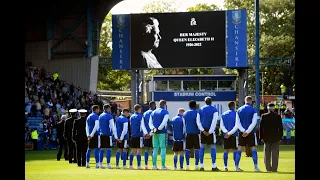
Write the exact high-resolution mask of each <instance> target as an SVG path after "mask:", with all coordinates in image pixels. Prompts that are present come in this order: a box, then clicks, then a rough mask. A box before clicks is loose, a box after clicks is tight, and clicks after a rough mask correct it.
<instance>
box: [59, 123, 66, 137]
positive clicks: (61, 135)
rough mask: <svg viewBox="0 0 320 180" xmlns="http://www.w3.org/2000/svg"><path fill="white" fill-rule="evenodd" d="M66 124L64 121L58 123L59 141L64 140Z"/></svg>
mask: <svg viewBox="0 0 320 180" xmlns="http://www.w3.org/2000/svg"><path fill="white" fill-rule="evenodd" d="M64 124H65V121H64V120H60V121H59V122H58V123H57V137H58V138H59V139H62V138H63V132H64Z"/></svg>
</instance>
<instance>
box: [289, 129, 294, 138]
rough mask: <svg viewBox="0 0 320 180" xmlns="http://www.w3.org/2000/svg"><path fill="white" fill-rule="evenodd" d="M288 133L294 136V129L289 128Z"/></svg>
mask: <svg viewBox="0 0 320 180" xmlns="http://www.w3.org/2000/svg"><path fill="white" fill-rule="evenodd" d="M290 135H291V137H294V136H295V130H294V129H291V130H290Z"/></svg>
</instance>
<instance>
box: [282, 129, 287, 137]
mask: <svg viewBox="0 0 320 180" xmlns="http://www.w3.org/2000/svg"><path fill="white" fill-rule="evenodd" d="M283 137H287V130H285V129H284V130H283Z"/></svg>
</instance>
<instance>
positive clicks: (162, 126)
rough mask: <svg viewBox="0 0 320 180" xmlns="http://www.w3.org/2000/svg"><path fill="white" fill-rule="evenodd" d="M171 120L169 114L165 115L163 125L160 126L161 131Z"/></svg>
mask: <svg viewBox="0 0 320 180" xmlns="http://www.w3.org/2000/svg"><path fill="white" fill-rule="evenodd" d="M168 120H169V114H166V115H164V117H163V120H162V123H161V124H160V126H159V127H158V129H159V130H162V129H163V128H164V127H165V126H166V125H167V123H168Z"/></svg>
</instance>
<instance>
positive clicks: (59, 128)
mask: <svg viewBox="0 0 320 180" xmlns="http://www.w3.org/2000/svg"><path fill="white" fill-rule="evenodd" d="M66 119H67V116H66V115H62V116H61V120H60V121H59V122H58V123H57V138H58V143H59V150H58V154H57V160H58V161H60V158H61V155H62V148H63V149H64V154H63V156H64V159H65V160H66V161H67V160H68V144H67V141H66V140H65V139H64V138H63V132H64V124H65V120H66Z"/></svg>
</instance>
